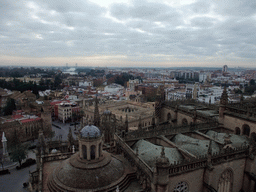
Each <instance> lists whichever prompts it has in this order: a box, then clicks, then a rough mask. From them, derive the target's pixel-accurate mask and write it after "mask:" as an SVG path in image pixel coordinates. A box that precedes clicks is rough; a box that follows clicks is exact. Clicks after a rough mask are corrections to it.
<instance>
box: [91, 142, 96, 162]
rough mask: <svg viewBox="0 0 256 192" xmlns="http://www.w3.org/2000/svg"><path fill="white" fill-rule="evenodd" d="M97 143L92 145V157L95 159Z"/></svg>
mask: <svg viewBox="0 0 256 192" xmlns="http://www.w3.org/2000/svg"><path fill="white" fill-rule="evenodd" d="M95 148H96V147H95V145H92V146H91V159H95Z"/></svg>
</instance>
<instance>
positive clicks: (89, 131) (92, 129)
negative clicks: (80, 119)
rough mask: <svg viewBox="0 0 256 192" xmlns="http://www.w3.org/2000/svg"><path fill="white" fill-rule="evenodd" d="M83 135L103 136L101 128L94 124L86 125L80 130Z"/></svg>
mask: <svg viewBox="0 0 256 192" xmlns="http://www.w3.org/2000/svg"><path fill="white" fill-rule="evenodd" d="M80 134H81V137H99V136H101V133H100V130H99V128H98V127H96V126H94V125H86V126H85V127H84V128H83V129H82V130H81V131H80Z"/></svg>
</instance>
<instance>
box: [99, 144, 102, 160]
mask: <svg viewBox="0 0 256 192" xmlns="http://www.w3.org/2000/svg"><path fill="white" fill-rule="evenodd" d="M101 147H102V146H101V143H100V144H99V157H100V156H101V150H102V149H101Z"/></svg>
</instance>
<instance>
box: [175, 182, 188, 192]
mask: <svg viewBox="0 0 256 192" xmlns="http://www.w3.org/2000/svg"><path fill="white" fill-rule="evenodd" d="M173 192H188V184H187V183H186V182H184V181H182V182H179V183H178V184H177V185H176V187H175V189H174V190H173Z"/></svg>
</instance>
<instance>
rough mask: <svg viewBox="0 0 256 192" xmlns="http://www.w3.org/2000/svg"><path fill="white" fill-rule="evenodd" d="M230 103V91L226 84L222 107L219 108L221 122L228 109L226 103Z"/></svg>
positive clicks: (221, 101) (221, 102)
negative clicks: (228, 91)
mask: <svg viewBox="0 0 256 192" xmlns="http://www.w3.org/2000/svg"><path fill="white" fill-rule="evenodd" d="M227 104H228V93H227V89H226V86H225V87H224V90H223V92H222V95H221V98H220V108H219V118H220V122H222V120H223V118H224V111H225V109H226V105H227Z"/></svg>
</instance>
